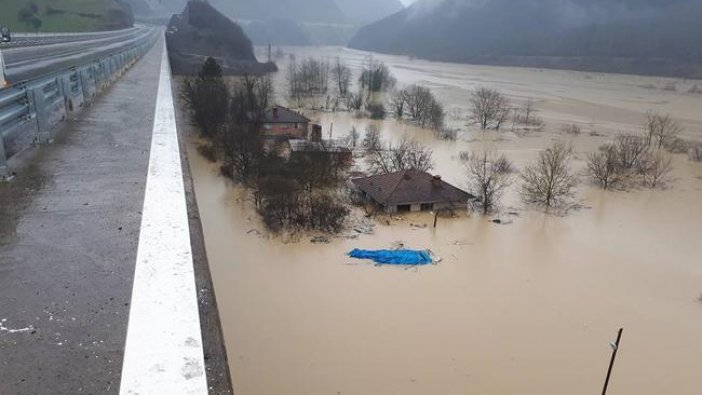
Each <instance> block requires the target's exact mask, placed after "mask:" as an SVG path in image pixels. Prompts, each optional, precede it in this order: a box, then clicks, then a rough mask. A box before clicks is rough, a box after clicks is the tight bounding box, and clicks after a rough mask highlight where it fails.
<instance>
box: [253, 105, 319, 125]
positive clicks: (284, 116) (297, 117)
mask: <svg viewBox="0 0 702 395" xmlns="http://www.w3.org/2000/svg"><path fill="white" fill-rule="evenodd" d="M273 109H277V110H278V116H277V117H273ZM263 122H265V123H309V122H310V120H309V119H307V117H305V116H304V115H302V114H300V113H298V112H295V111H293V110H291V109H289V108H285V107H283V106H273V107H271V108H269V109H268V110H266V113H265V114H264V115H263Z"/></svg>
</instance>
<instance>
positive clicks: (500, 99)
mask: <svg viewBox="0 0 702 395" xmlns="http://www.w3.org/2000/svg"><path fill="white" fill-rule="evenodd" d="M470 102H471V114H472V119H473V121H474V122H475V123H477V124H479V125H480V128H481V129H483V130H485V129H488V128H496V129H498V130H499V128H500V126H501V125H502V122H503V121H504V120H505V119H506V118H507V115H508V114H509V99H507V97H506V96H504V95H503V94H502V93H500V92H499V91H497V90H495V89H489V88H479V89H476V90H475V91H473V93H472V95H471V99H470Z"/></svg>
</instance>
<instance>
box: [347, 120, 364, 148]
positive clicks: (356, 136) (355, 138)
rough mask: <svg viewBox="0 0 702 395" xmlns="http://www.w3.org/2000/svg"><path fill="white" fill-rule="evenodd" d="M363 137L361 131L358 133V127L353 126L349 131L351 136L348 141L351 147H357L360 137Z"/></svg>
mask: <svg viewBox="0 0 702 395" xmlns="http://www.w3.org/2000/svg"><path fill="white" fill-rule="evenodd" d="M360 138H361V135H360V133H358V130H357V129H356V127H355V126H352V127H351V131H350V132H349V137H348V142H349V147H350V148H351V149H356V146H358V139H360Z"/></svg>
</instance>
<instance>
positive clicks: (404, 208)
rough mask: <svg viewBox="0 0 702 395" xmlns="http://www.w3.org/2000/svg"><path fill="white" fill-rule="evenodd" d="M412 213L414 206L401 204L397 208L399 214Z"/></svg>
mask: <svg viewBox="0 0 702 395" xmlns="http://www.w3.org/2000/svg"><path fill="white" fill-rule="evenodd" d="M410 211H412V205H410V204H400V205H399V206H397V212H398V213H409V212H410Z"/></svg>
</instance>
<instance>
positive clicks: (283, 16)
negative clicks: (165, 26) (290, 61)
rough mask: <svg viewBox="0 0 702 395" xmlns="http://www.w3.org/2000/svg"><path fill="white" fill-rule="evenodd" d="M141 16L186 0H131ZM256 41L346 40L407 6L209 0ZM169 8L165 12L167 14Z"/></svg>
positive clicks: (174, 9)
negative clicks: (359, 29)
mask: <svg viewBox="0 0 702 395" xmlns="http://www.w3.org/2000/svg"><path fill="white" fill-rule="evenodd" d="M129 1H130V2H131V3H132V7H133V8H134V9H135V10H138V12H137V16H142V17H144V18H152V17H154V16H161V17H163V16H167V17H170V15H171V14H174V13H179V12H180V11H181V10H182V9H183V7H184V5H185V3H186V1H185V0H161V1H159V0H129ZM208 2H209V4H210V5H212V6H213V7H215V8H216V9H217V10H219V11H220V12H221V13H223V14H224V15H226V16H227V17H229V18H230V19H232V20H234V21H236V22H238V23H239V24H240V25H241V26H242V28H243V29H244V31H245V32H246V34H247V35H248V36H249V37H250V38H251V39H252V40H253V42H254V43H256V44H268V43H272V44H288V45H313V44H336V45H346V44H347V43H348V41H349V40H350V39H351V37H352V36H353V34H354V33H355V32H356V31H357V30H358V28H359V27H360V26H363V25H365V24H368V23H371V22H374V21H377V20H379V19H381V18H383V17H385V16H388V15H391V14H393V13H395V12H397V11H399V10H402V9H403V8H404V7H403V5H402V3H400V2H399V0H208ZM164 14H165V15H164Z"/></svg>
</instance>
